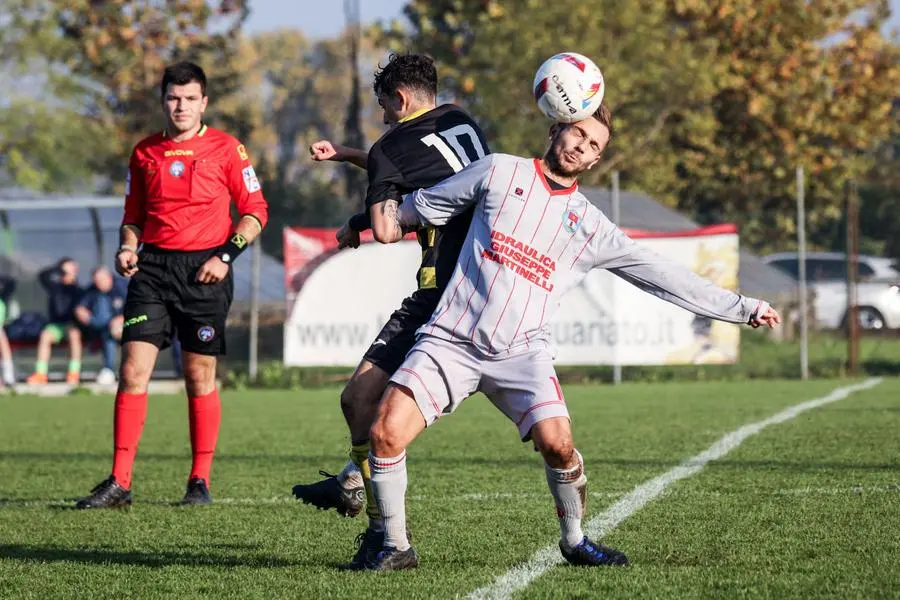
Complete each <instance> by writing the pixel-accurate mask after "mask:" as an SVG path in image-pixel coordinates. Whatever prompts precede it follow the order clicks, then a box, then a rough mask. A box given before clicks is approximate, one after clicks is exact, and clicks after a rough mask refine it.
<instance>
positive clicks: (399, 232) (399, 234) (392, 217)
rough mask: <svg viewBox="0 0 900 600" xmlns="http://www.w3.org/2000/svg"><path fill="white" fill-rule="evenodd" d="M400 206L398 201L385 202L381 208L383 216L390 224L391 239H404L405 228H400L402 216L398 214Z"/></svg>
mask: <svg viewBox="0 0 900 600" xmlns="http://www.w3.org/2000/svg"><path fill="white" fill-rule="evenodd" d="M398 206H400V205H399V204H398V203H397V201H396V200H385V202H384V204H383V205H382V206H381V215H382V216H383V217H385V218H386V220H388V221H389V222H390V227H391V234H392V235H391V238H392V239H394V240H399V239H402V238H403V228H402V227H401V226H400V215H398V214H397V207H398Z"/></svg>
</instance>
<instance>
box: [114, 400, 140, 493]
mask: <svg viewBox="0 0 900 600" xmlns="http://www.w3.org/2000/svg"><path fill="white" fill-rule="evenodd" d="M146 418H147V393H146V392H144V393H143V394H128V393H126V392H119V393H117V394H116V407H115V412H114V417H113V444H114V450H113V468H112V474H113V476H114V477H115V478H116V481H117V482H118V483H119V485H121V486H122V487H124V488H125V489H126V490H130V489H131V471H132V468H133V467H134V455H135V454H136V453H137V447H138V442H139V441H140V440H141V431H143V429H144V420H145V419H146Z"/></svg>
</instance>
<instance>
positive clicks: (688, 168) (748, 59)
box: [384, 0, 900, 250]
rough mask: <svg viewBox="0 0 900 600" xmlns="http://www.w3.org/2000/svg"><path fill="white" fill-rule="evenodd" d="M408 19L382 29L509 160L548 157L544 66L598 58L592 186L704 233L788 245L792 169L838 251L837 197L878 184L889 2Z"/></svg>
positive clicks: (702, 4) (565, 1)
mask: <svg viewBox="0 0 900 600" xmlns="http://www.w3.org/2000/svg"><path fill="white" fill-rule="evenodd" d="M405 15H406V16H407V17H408V19H409V21H410V22H411V27H409V28H406V29H403V28H400V27H397V26H394V27H390V28H385V30H384V39H385V40H386V42H387V43H388V44H390V45H391V46H392V47H394V48H398V49H399V48H406V49H410V50H427V51H429V52H431V53H432V54H433V55H434V56H435V58H436V59H437V61H438V63H439V68H440V74H441V77H442V85H443V88H444V89H445V90H446V91H447V92H448V93H449V94H450V95H452V97H454V98H455V99H457V100H458V101H460V102H461V103H463V104H464V105H465V106H466V107H467V108H469V109H470V110H471V111H472V112H473V113H474V115H475V116H476V117H477V118H478V119H479V121H480V122H481V123H482V125H483V126H484V127H485V128H486V130H487V132H488V136H489V139H490V140H491V142H492V144H493V145H494V147H495V148H497V149H498V150H501V151H506V152H513V153H525V154H528V153H531V154H538V153H540V152H541V151H542V150H543V144H544V142H545V140H546V129H547V126H548V124H549V123H547V122H546V121H545V120H543V119H541V118H540V117H539V113H538V112H537V109H536V107H535V104H534V100H533V98H532V95H531V89H530V88H531V81H532V77H533V74H534V71H535V69H536V68H537V66H538V65H539V64H540V63H541V62H542V61H543V60H544V59H546V58H547V57H549V56H551V55H552V54H555V53H557V52H560V51H564V50H573V51H578V52H581V53H583V54H586V55H588V56H591V57H593V58H594V59H595V60H596V62H597V63H598V64H599V65H600V67H601V69H602V70H603V71H604V74H605V76H606V83H607V91H606V102H607V103H608V104H609V105H610V107H611V109H612V110H613V113H614V115H615V124H616V127H617V128H618V130H619V133H618V136H617V139H616V140H615V141H614V142H613V144H612V146H611V147H610V149H609V151H608V156H607V160H606V161H605V164H604V165H603V166H602V167H601V168H600V169H597V170H596V173H594V174H593V175H591V176H590V177H589V178H588V179H587V183H601V182H603V181H604V176H605V174H606V172H608V170H609V169H611V168H613V167H614V168H617V169H619V170H620V171H622V175H623V180H624V182H625V185H627V186H628V187H630V188H632V189H636V190H640V191H644V192H646V193H648V194H650V195H651V196H653V197H655V198H656V199H658V200H660V201H662V202H665V203H666V204H669V205H670V206H673V207H677V208H679V209H681V210H682V211H684V212H686V213H688V214H689V215H690V216H692V217H694V218H696V219H697V220H699V221H700V222H712V221H723V220H728V221H735V222H738V223H740V224H741V227H742V234H743V235H742V239H743V240H744V242H745V243H749V244H750V245H751V246H752V247H754V248H756V249H758V250H767V249H771V248H775V247H778V248H785V247H789V246H790V245H791V244H792V240H793V233H794V230H795V222H794V214H795V210H794V199H793V181H794V168H795V167H796V166H798V165H804V166H805V167H806V168H807V170H808V172H809V177H810V181H811V190H810V193H809V194H808V203H809V204H808V206H809V207H810V211H809V214H810V221H811V223H810V231H811V232H812V233H813V242H814V243H819V244H821V245H828V244H831V243H833V241H834V240H833V236H832V235H831V234H830V231H831V230H832V228H833V225H834V224H835V223H838V222H839V221H840V219H841V209H842V197H841V193H840V190H841V189H842V187H843V182H844V181H846V180H847V179H848V178H859V177H862V176H864V175H865V174H866V173H868V172H869V171H870V170H871V169H872V167H873V164H874V157H873V155H872V153H871V150H872V149H873V148H875V147H876V146H877V144H879V143H881V142H882V141H883V140H884V139H885V138H886V137H887V136H888V135H889V134H890V132H891V128H892V127H896V122H895V121H894V122H892V121H891V120H890V119H888V118H887V117H888V115H889V111H890V108H891V102H892V100H893V98H894V97H895V95H896V93H897V92H896V90H897V89H900V85H898V84H900V60H898V59H900V53H898V48H897V46H896V44H894V43H892V42H891V41H890V40H889V39H886V38H885V37H884V36H883V35H882V34H881V33H880V29H881V27H882V25H883V23H884V22H885V20H886V19H887V17H888V16H889V13H888V7H887V3H886V2H885V1H883V0H810V1H807V2H799V1H798V2H783V1H779V0H713V1H708V0H668V1H667V2H655V1H652V0H637V1H635V2H625V3H623V2H618V1H615V0H597V1H596V2H590V3H587V2H582V1H576V0H559V1H557V2H553V3H545V2H541V1H540V0H520V1H517V2H512V1H505V0H439V1H432V0H429V1H427V2H426V1H424V0H413V1H411V2H410V3H409V4H408V5H407V7H406V8H405ZM507 57H509V58H507ZM513 57H514V58H513ZM819 231H821V232H823V235H822V236H821V237H817V236H816V233H817V232H819Z"/></svg>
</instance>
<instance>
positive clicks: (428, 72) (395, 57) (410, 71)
mask: <svg viewBox="0 0 900 600" xmlns="http://www.w3.org/2000/svg"><path fill="white" fill-rule="evenodd" d="M373 87H374V88H375V94H376V95H378V96H380V95H382V94H387V95H389V96H392V95H394V94H395V93H397V90H398V89H400V88H405V89H407V90H409V91H411V92H414V93H415V92H418V93H422V94H427V95H428V96H429V97H431V98H434V97H435V96H437V68H435V66H434V60H433V59H432V58H431V57H429V56H425V55H424V54H391V55H390V57H389V58H388V63H387V65H385V66H384V67H382V66H381V65H379V70H377V71H375V85H374V86H373Z"/></svg>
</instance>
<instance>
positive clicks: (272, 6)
mask: <svg viewBox="0 0 900 600" xmlns="http://www.w3.org/2000/svg"><path fill="white" fill-rule="evenodd" d="M289 1H290V0H250V11H251V12H250V16H249V17H248V18H247V21H246V23H245V24H244V26H245V29H246V31H248V32H249V33H260V32H263V31H270V30H273V29H279V28H290V29H300V30H301V31H303V33H305V34H306V35H307V36H309V37H314V38H319V37H330V36H333V35H335V34H336V33H338V32H339V31H340V30H341V28H343V26H344V1H343V0H293V2H292V3H291V4H292V5H293V6H295V7H296V8H291V9H287V8H286V7H287V6H289V4H288V2H289ZM405 4H406V0H359V5H360V21H362V23H363V24H366V23H372V22H375V21H378V20H387V21H389V20H391V19H395V18H400V17H401V10H402V9H403V6H404V5H405ZM890 4H891V8H892V12H893V15H892V16H891V27H892V28H893V29H900V0H890Z"/></svg>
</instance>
